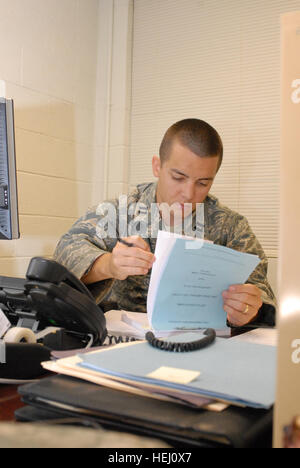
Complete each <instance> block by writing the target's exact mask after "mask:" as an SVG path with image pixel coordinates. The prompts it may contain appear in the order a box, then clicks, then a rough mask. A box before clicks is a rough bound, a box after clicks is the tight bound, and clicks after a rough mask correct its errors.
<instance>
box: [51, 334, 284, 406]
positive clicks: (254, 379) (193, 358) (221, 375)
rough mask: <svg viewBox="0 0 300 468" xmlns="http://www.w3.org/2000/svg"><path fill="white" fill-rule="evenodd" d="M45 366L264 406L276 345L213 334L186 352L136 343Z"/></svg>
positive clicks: (105, 381) (271, 392)
mask: <svg viewBox="0 0 300 468" xmlns="http://www.w3.org/2000/svg"><path fill="white" fill-rule="evenodd" d="M70 363H71V365H70ZM44 367H46V368H47V369H50V370H54V371H55V372H57V371H58V372H62V373H68V372H69V374H68V375H73V376H76V377H79V378H83V379H87V380H91V381H94V382H95V383H99V384H101V385H106V386H111V387H114V388H116V386H118V388H119V389H120V390H125V391H134V392H136V391H137V389H138V390H139V391H141V392H146V393H149V392H150V393H152V396H153V395H155V392H156V393H157V394H160V395H162V394H164V395H165V396H169V397H170V398H172V396H173V397H174V398H177V399H178V400H185V401H190V403H191V404H194V405H197V401H198V402H199V405H200V406H201V405H203V398H204V399H210V400H217V401H222V402H227V403H230V404H233V405H238V406H249V407H253V408H264V409H267V408H270V407H271V406H272V405H273V404H274V401H275V380H276V379H275V375H276V347H273V346H264V345H258V344H254V343H248V342H242V341H238V340H230V339H228V340H225V339H222V338H217V340H216V342H215V343H213V344H212V345H210V346H209V347H207V348H204V349H201V350H199V351H192V352H187V353H172V352H167V351H161V350H159V349H155V348H153V347H152V346H151V345H149V343H147V342H135V343H130V344H123V345H119V346H116V347H112V348H109V349H104V350H101V351H95V352H90V353H86V354H83V355H79V356H77V357H76V358H75V360H74V359H73V361H72V362H71V361H70V360H69V361H68V360H61V361H58V362H57V363H56V364H53V363H46V364H44ZM199 398H200V400H199Z"/></svg>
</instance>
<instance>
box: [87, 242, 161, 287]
mask: <svg viewBox="0 0 300 468" xmlns="http://www.w3.org/2000/svg"><path fill="white" fill-rule="evenodd" d="M124 240H125V241H126V242H128V243H130V244H133V247H128V246H127V245H124V244H122V243H121V242H118V243H117V245H116V246H115V248H114V249H113V251H112V252H111V253H107V254H104V255H102V256H101V257H99V258H98V259H97V260H96V261H95V263H94V265H93V267H92V268H91V270H90V272H89V273H88V274H87V275H86V276H85V277H83V278H82V281H83V282H84V283H85V284H91V283H95V282H97V281H103V280H105V279H110V278H113V279H118V280H125V279H126V278H128V276H138V275H147V274H148V272H149V270H150V269H151V268H152V265H153V263H154V261H155V257H154V255H153V253H152V252H151V251H150V248H149V245H148V244H147V242H146V241H145V240H144V239H142V238H141V237H139V236H131V237H126V238H124Z"/></svg>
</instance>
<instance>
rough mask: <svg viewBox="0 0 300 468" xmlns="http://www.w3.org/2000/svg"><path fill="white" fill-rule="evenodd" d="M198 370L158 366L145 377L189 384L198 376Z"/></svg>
mask: <svg viewBox="0 0 300 468" xmlns="http://www.w3.org/2000/svg"><path fill="white" fill-rule="evenodd" d="M199 375H200V372H199V371H192V370H187V369H177V368H175V367H165V366H162V367H159V368H158V369H156V370H155V371H153V372H150V374H148V375H147V377H150V378H152V379H158V380H166V381H167V382H173V383H180V384H189V383H190V382H192V381H193V380H195V379H196V378H197V377H199Z"/></svg>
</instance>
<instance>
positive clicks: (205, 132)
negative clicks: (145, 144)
mask: <svg viewBox="0 0 300 468" xmlns="http://www.w3.org/2000/svg"><path fill="white" fill-rule="evenodd" d="M174 141H178V142H179V143H181V144H182V145H183V146H186V147H187V148H188V149H190V150H191V151H192V152H193V153H195V154H196V155H197V156H199V157H216V156H218V157H219V166H218V169H219V168H220V166H221V164H222V160H223V143H222V140H221V137H220V135H219V134H218V132H217V131H216V130H215V129H214V128H213V127H212V126H211V125H209V124H208V123H207V122H204V121H203V120H199V119H185V120H180V121H179V122H176V123H175V124H173V125H172V126H171V127H170V128H169V129H168V130H167V131H166V133H165V135H164V137H163V140H162V142H161V145H160V149H159V156H160V159H161V162H162V164H163V163H164V162H165V161H167V160H168V158H169V156H170V152H171V149H172V145H173V143H174Z"/></svg>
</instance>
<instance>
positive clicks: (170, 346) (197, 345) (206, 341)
mask: <svg viewBox="0 0 300 468" xmlns="http://www.w3.org/2000/svg"><path fill="white" fill-rule="evenodd" d="M204 335H206V336H205V337H204V338H201V339H200V340H196V341H191V342H190V343H189V342H185V343H176V342H171V341H163V340H160V339H158V338H156V337H155V335H154V333H152V332H147V333H146V337H145V338H146V340H147V341H148V343H150V344H151V346H153V347H154V348H157V349H160V350H162V351H172V352H175V353H186V352H189V351H197V350H199V349H203V348H205V347H206V346H208V345H210V344H211V343H213V342H214V341H215V339H216V332H215V330H214V329H212V328H208V329H207V330H205V332H204Z"/></svg>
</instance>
